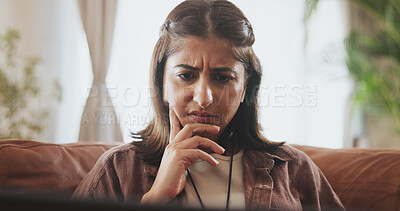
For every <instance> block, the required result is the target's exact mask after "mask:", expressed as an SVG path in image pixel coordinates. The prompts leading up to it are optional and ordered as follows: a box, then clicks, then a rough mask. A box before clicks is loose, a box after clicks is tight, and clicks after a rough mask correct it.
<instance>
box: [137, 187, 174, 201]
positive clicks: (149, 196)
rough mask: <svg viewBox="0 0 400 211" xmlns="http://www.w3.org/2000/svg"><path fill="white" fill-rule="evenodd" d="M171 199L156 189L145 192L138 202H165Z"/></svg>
mask: <svg viewBox="0 0 400 211" xmlns="http://www.w3.org/2000/svg"><path fill="white" fill-rule="evenodd" d="M170 200H171V199H170V198H169V197H166V196H164V195H162V194H160V193H158V192H157V191H156V192H154V191H151V190H150V191H149V192H147V193H145V194H144V195H143V197H142V200H141V201H140V204H166V203H168V202H169V201H170Z"/></svg>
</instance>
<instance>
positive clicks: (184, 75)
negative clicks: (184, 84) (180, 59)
mask: <svg viewBox="0 0 400 211" xmlns="http://www.w3.org/2000/svg"><path fill="white" fill-rule="evenodd" d="M178 77H179V78H180V79H182V80H186V81H187V80H191V79H194V78H195V77H196V76H195V75H194V74H192V73H181V74H178Z"/></svg>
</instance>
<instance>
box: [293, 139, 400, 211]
mask: <svg viewBox="0 0 400 211" xmlns="http://www.w3.org/2000/svg"><path fill="white" fill-rule="evenodd" d="M295 147H296V148H298V149H300V150H302V151H303V152H305V153H306V154H307V155H308V156H309V157H310V158H311V159H312V160H313V161H314V163H315V164H317V166H318V167H319V168H320V169H321V171H322V172H323V173H324V175H325V176H326V178H327V179H328V181H329V183H330V184H331V185H332V188H333V189H334V190H335V192H336V193H337V194H338V196H339V198H340V199H341V201H342V203H343V205H344V206H345V207H346V209H347V210H374V211H377V210H400V150H391V149H355V148H352V149H326V148H319V147H311V146H295Z"/></svg>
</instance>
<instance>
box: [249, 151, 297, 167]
mask: <svg viewBox="0 0 400 211" xmlns="http://www.w3.org/2000/svg"><path fill="white" fill-rule="evenodd" d="M288 147H289V146H288V145H283V146H279V147H277V148H275V149H271V150H268V151H261V150H255V149H250V150H246V152H245V154H246V155H247V156H248V158H249V159H250V161H252V162H253V163H254V165H255V166H256V167H257V168H267V169H269V170H271V169H272V168H273V166H274V164H275V161H274V160H280V161H283V162H286V161H290V160H292V159H294V158H296V156H295V155H294V154H293V153H292V152H291V151H290V150H289V149H288Z"/></svg>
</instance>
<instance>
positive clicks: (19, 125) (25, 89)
mask: <svg viewBox="0 0 400 211" xmlns="http://www.w3.org/2000/svg"><path fill="white" fill-rule="evenodd" d="M19 40H20V34H19V32H18V31H17V30H14V29H9V30H8V31H7V32H6V33H5V34H0V118H1V121H0V139H6V138H16V139H31V138H32V137H34V136H35V135H39V134H41V133H42V132H43V129H44V127H45V124H44V122H45V121H44V120H46V118H47V117H48V115H49V111H48V108H46V105H44V104H43V101H42V102H41V103H42V104H41V105H40V106H36V105H32V104H33V103H32V102H33V101H35V100H36V102H37V100H38V98H43V95H45V93H44V92H43V90H42V89H41V88H42V85H43V84H42V83H41V81H39V79H38V78H37V77H36V73H37V66H38V64H39V62H40V59H39V58H38V57H33V56H29V57H25V58H21V57H20V56H19V54H18V51H17V47H18V41H19ZM52 82H53V83H54V85H53V87H54V89H53V90H52V94H51V96H44V97H46V99H49V98H50V99H56V100H57V101H60V100H61V86H60V84H59V83H58V81H57V80H53V81H52Z"/></svg>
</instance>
